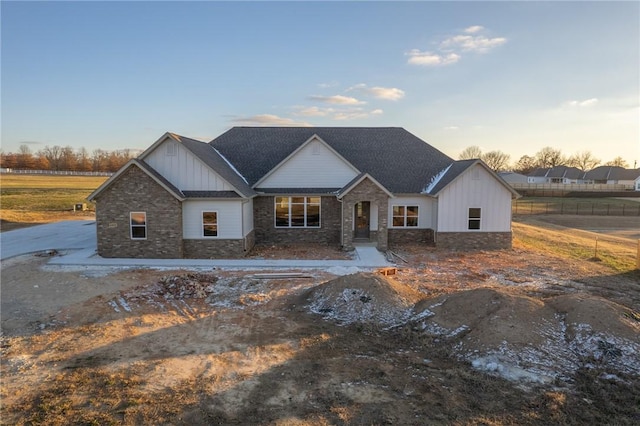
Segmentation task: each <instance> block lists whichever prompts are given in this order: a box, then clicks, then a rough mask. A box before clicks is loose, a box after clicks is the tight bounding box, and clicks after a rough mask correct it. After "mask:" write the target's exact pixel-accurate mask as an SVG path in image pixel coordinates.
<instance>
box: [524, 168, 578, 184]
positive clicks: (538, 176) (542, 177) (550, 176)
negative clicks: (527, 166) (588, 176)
mask: <svg viewBox="0 0 640 426" xmlns="http://www.w3.org/2000/svg"><path fill="white" fill-rule="evenodd" d="M583 175H584V172H583V171H582V170H580V169H578V168H577V167H569V166H554V167H548V168H537V169H535V170H534V171H533V172H531V173H530V174H529V175H528V183H561V184H570V183H579V180H580V179H581V178H582V176H583Z"/></svg>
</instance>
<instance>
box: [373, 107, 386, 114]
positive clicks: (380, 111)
mask: <svg viewBox="0 0 640 426" xmlns="http://www.w3.org/2000/svg"><path fill="white" fill-rule="evenodd" d="M382 114H384V111H383V110H381V109H380V108H378V109H374V110H373V111H371V115H382Z"/></svg>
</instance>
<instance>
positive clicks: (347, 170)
mask: <svg viewBox="0 0 640 426" xmlns="http://www.w3.org/2000/svg"><path fill="white" fill-rule="evenodd" d="M357 175H358V171H357V170H356V169H355V168H354V167H353V166H351V165H350V164H349V163H348V162H347V161H346V160H344V159H343V158H341V157H340V156H339V155H337V154H336V153H335V152H334V151H333V150H332V149H331V148H329V147H328V146H327V145H325V144H324V143H323V142H320V141H318V140H311V141H310V142H309V143H307V144H306V145H304V146H302V148H301V149H300V150H299V151H298V152H296V153H294V154H293V156H292V157H290V158H288V159H287V160H286V161H285V162H283V163H282V164H281V165H280V166H279V167H277V168H276V169H275V170H274V171H273V172H272V173H271V174H270V175H268V176H267V177H266V178H265V179H264V180H263V181H262V182H259V183H258V185H257V186H258V187H260V188H290V187H292V186H296V187H299V188H342V187H343V186H344V185H346V184H347V183H349V182H350V181H351V180H352V179H353V178H354V177H356V176H357Z"/></svg>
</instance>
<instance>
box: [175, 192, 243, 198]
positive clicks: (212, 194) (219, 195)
mask: <svg viewBox="0 0 640 426" xmlns="http://www.w3.org/2000/svg"><path fill="white" fill-rule="evenodd" d="M182 193H183V194H184V196H185V197H187V198H240V195H238V193H237V192H236V191H182Z"/></svg>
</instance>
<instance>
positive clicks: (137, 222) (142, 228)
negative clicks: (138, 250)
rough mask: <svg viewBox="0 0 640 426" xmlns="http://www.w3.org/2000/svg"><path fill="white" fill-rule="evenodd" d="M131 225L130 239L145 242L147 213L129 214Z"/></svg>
mask: <svg viewBox="0 0 640 426" xmlns="http://www.w3.org/2000/svg"><path fill="white" fill-rule="evenodd" d="M129 219H130V224H131V239H132V240H146V239H147V213H145V212H131V213H129Z"/></svg>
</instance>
